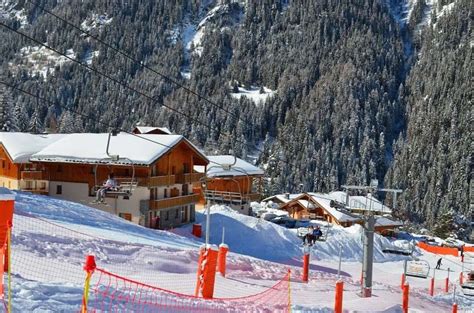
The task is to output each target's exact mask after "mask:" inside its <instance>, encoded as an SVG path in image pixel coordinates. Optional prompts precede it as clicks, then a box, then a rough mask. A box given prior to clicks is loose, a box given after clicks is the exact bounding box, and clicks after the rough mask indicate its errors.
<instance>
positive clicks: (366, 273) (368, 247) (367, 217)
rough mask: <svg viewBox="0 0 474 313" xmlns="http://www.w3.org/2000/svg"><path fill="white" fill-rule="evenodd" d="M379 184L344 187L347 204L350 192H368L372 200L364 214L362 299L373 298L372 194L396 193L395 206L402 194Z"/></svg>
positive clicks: (373, 180) (373, 229)
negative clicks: (382, 192)
mask: <svg viewBox="0 0 474 313" xmlns="http://www.w3.org/2000/svg"><path fill="white" fill-rule="evenodd" d="M378 185H379V182H378V180H377V179H372V180H371V181H370V185H369V186H350V185H343V186H342V188H344V189H345V190H346V193H347V197H346V204H347V205H349V191H350V190H362V191H365V192H366V197H367V199H370V205H369V208H370V209H368V208H367V203H366V210H365V213H364V222H365V223H364V224H365V225H364V251H363V252H364V255H363V260H362V290H361V293H360V295H361V297H363V298H369V297H371V296H372V272H373V264H374V231H375V217H374V211H373V210H372V209H371V208H372V194H371V193H374V192H378V191H384V192H387V191H388V192H390V191H391V192H394V194H395V198H394V204H396V195H397V193H399V192H402V190H400V189H383V188H379V187H378Z"/></svg>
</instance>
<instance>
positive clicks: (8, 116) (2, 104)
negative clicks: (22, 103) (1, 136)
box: [0, 85, 18, 132]
mask: <svg viewBox="0 0 474 313" xmlns="http://www.w3.org/2000/svg"><path fill="white" fill-rule="evenodd" d="M17 130H18V129H17V119H16V116H15V114H14V112H13V98H12V96H11V93H10V91H9V90H8V88H7V86H5V85H0V131H4V132H11V131H17Z"/></svg>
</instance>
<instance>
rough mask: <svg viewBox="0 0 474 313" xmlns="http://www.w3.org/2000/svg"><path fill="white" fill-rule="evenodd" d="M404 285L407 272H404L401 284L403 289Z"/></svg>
mask: <svg viewBox="0 0 474 313" xmlns="http://www.w3.org/2000/svg"><path fill="white" fill-rule="evenodd" d="M404 285H405V273H402V284H401V285H400V288H401V289H403V286H404Z"/></svg>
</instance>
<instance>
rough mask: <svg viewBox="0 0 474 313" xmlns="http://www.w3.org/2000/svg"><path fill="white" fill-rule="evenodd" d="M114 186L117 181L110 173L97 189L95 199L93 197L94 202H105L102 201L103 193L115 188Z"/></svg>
mask: <svg viewBox="0 0 474 313" xmlns="http://www.w3.org/2000/svg"><path fill="white" fill-rule="evenodd" d="M116 187H117V181H116V180H115V178H114V174H113V173H110V174H109V178H108V179H107V181H106V182H105V183H104V186H103V187H102V188H100V189H99V190H97V194H96V199H95V200H96V202H97V203H104V202H105V201H104V197H105V193H106V192H107V191H109V190H112V189H114V188H116Z"/></svg>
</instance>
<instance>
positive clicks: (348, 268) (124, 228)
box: [12, 193, 472, 313]
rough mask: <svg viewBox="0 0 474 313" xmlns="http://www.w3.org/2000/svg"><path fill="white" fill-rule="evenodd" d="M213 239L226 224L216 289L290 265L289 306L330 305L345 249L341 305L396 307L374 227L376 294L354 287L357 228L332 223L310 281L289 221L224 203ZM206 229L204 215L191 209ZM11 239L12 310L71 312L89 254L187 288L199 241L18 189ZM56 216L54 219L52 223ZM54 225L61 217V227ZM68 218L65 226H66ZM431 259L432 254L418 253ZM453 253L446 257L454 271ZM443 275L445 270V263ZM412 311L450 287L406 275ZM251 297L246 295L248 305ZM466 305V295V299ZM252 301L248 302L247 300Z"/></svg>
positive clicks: (393, 262)
mask: <svg viewBox="0 0 474 313" xmlns="http://www.w3.org/2000/svg"><path fill="white" fill-rule="evenodd" d="M210 218H211V229H210V241H211V243H213V244H219V243H220V242H221V240H222V230H223V228H225V242H226V243H227V244H228V245H229V247H230V250H231V253H230V254H229V255H228V266H227V275H226V278H223V277H221V276H220V275H217V277H216V288H215V296H216V297H241V296H248V295H253V294H256V293H259V292H262V291H263V290H266V289H267V288H269V287H271V286H273V285H274V284H275V283H276V282H277V281H279V280H280V279H281V278H282V277H284V275H285V274H286V273H287V270H288V268H291V269H292V283H291V297H292V308H293V311H294V312H331V311H332V307H333V301H334V284H335V281H336V280H337V279H338V276H337V267H338V261H337V260H338V254H339V251H340V249H341V248H342V259H343V263H342V273H341V275H342V277H343V278H344V280H345V293H344V308H345V309H347V310H348V311H349V312H400V310H401V306H400V304H401V293H400V287H399V284H400V274H401V272H402V264H403V259H404V258H406V257H402V256H398V255H384V254H383V253H382V252H381V250H382V249H383V248H384V247H385V246H386V245H389V244H397V245H398V244H403V242H395V243H391V242H389V241H388V240H387V239H385V238H381V237H378V236H376V252H375V258H376V262H377V263H376V264H375V268H374V281H375V283H374V291H373V294H374V297H372V298H370V299H363V298H360V297H359V296H357V292H358V291H359V290H360V286H359V283H358V280H359V277H360V270H361V264H360V258H361V233H360V228H359V227H352V228H349V229H343V228H339V227H333V228H332V229H331V232H330V235H329V236H328V240H327V242H324V243H322V242H318V243H317V244H316V245H315V246H314V247H313V249H312V251H311V267H310V282H309V283H303V282H301V279H300V277H301V270H300V268H301V258H302V249H301V248H302V247H301V245H300V243H301V240H300V239H299V238H298V237H297V236H296V233H295V230H290V229H286V228H283V227H281V226H278V225H275V224H272V223H269V222H267V221H264V220H260V219H256V218H253V217H249V216H243V215H240V214H238V213H235V212H234V211H232V210H231V209H229V208H227V207H223V206H214V207H213V209H212V211H211V216H210ZM197 220H198V222H200V223H202V225H203V229H205V226H206V225H205V215H203V214H200V213H198V214H197ZM13 223H14V231H13V238H12V269H13V273H14V275H13V285H12V291H13V298H12V303H13V309H14V311H18V312H50V311H52V312H71V311H77V310H78V309H79V307H80V303H81V297H82V292H83V287H82V286H83V280H84V271H83V270H82V264H83V261H84V257H85V255H86V254H93V255H95V257H96V262H97V265H98V266H99V267H101V268H103V269H106V270H108V271H111V272H113V273H116V274H119V275H122V276H125V277H128V278H131V279H134V280H137V281H140V282H143V283H146V284H150V285H153V286H159V287H161V288H164V289H168V290H173V291H175V292H179V293H184V294H193V293H194V288H195V282H196V267H197V258H198V248H199V246H200V245H202V243H203V240H202V239H200V238H195V237H193V236H192V235H191V234H190V231H191V229H190V228H191V226H190V225H188V226H185V227H182V228H177V229H173V230H171V231H160V230H152V229H146V228H143V227H141V226H137V225H134V224H132V223H129V222H127V221H125V220H123V219H121V218H118V217H115V216H112V215H110V214H108V213H105V212H102V211H98V210H95V209H93V208H89V207H87V206H85V205H82V204H77V203H72V202H68V201H63V200H57V199H52V198H49V197H46V196H37V195H31V194H27V193H17V201H16V205H15V216H14V221H13ZM51 223H53V224H51ZM58 225H59V226H58ZM62 227H64V228H62ZM416 253H417V254H416V255H417V257H419V258H425V259H427V260H429V262H430V263H431V264H433V262H435V261H436V259H437V256H434V255H430V254H423V252H422V251H417V252H416ZM456 262H457V260H455V258H446V260H445V261H444V263H443V264H444V265H445V266H448V264H450V265H451V267H452V269H453V270H457V271H459V270H460V268H459V267H457V263H456ZM439 275H440V276H439V278H442V276H443V275H444V274H443V273H442V272H440V274H439ZM410 284H412V285H413V288H414V291H415V292H414V294H413V295H412V297H411V302H410V303H411V307H412V312H431V313H432V312H447V311H449V309H450V304H451V299H452V294H449V293H448V294H444V293H441V292H440V293H439V295H437V296H436V297H434V298H431V297H429V296H428V295H427V292H426V290H425V289H426V288H427V287H428V281H427V280H416V279H410ZM249 305H251V304H249ZM464 305H465V306H466V305H472V302H470V303H467V304H464ZM250 307H251V306H250Z"/></svg>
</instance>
